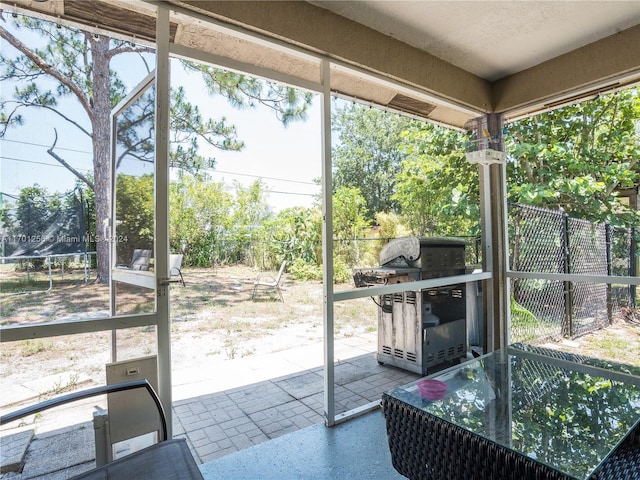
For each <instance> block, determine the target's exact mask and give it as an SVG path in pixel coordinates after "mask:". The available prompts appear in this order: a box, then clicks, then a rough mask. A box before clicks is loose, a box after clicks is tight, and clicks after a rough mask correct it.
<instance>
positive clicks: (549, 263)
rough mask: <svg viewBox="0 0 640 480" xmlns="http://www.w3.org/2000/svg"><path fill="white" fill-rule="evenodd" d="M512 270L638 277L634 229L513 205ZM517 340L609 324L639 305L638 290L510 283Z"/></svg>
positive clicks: (581, 331) (541, 281)
mask: <svg viewBox="0 0 640 480" xmlns="http://www.w3.org/2000/svg"><path fill="white" fill-rule="evenodd" d="M508 228H509V239H510V245H509V249H510V258H511V269H512V270H513V271H518V272H532V273H556V274H562V273H567V274H576V275H625V276H626V275H636V270H635V268H636V267H635V265H636V261H635V256H636V255H635V253H636V248H637V247H636V245H637V242H636V241H635V240H634V237H635V236H636V231H635V229H619V228H611V227H610V226H609V225H607V224H594V223H592V222H588V221H585V220H579V219H574V218H569V216H568V215H567V214H566V213H564V212H562V211H551V210H545V209H541V208H535V207H529V206H525V205H516V204H510V205H509V226H508ZM511 282H512V283H511V295H512V296H511V317H512V321H511V339H512V341H513V342H521V341H527V342H531V341H533V340H545V339H549V338H553V339H557V338H560V337H564V336H568V337H571V338H574V337H578V336H580V335H584V334H585V333H589V332H592V331H594V330H597V329H599V328H601V327H603V326H606V325H609V324H610V323H611V321H612V319H613V318H615V317H616V316H617V315H620V310H621V308H624V307H635V288H631V287H630V286H628V285H606V284H602V283H593V282H587V281H584V282H564V281H556V280H546V279H512V280H511Z"/></svg>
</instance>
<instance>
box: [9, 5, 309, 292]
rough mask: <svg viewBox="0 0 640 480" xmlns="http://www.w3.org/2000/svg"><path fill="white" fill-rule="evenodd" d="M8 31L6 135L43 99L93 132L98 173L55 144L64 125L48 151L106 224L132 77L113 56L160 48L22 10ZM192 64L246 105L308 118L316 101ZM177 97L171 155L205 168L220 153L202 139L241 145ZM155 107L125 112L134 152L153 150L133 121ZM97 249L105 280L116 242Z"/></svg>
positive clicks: (127, 142)
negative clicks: (23, 35) (88, 172)
mask: <svg viewBox="0 0 640 480" xmlns="http://www.w3.org/2000/svg"><path fill="white" fill-rule="evenodd" d="M22 29H24V30H26V31H28V32H30V34H31V35H32V36H36V37H39V38H40V39H41V41H42V43H43V47H42V48H40V46H34V45H32V44H31V43H33V42H29V43H30V44H29V45H27V43H25V42H23V41H22V40H20V38H18V36H16V34H17V33H16V32H20V31H21V30H22ZM14 33H16V34H14ZM17 35H20V34H17ZM0 37H2V39H3V40H4V41H5V42H6V43H7V44H8V45H11V46H12V47H13V48H14V49H15V51H17V54H14V55H13V56H8V55H7V54H6V53H3V54H2V55H0V63H1V64H2V65H3V69H2V73H1V78H2V79H3V80H9V79H10V80H13V81H15V83H16V87H15V89H14V91H13V94H12V97H11V98H5V97H3V98H2V101H1V107H2V109H1V113H0V123H1V126H2V127H1V129H0V135H4V133H5V132H6V130H7V128H8V127H9V126H17V125H22V124H23V121H24V118H23V117H22V115H21V110H22V109H25V108H31V107H37V108H41V109H46V110H49V111H51V112H54V113H55V114H57V115H58V116H59V117H60V119H62V120H64V121H65V122H67V123H68V124H70V125H72V126H73V127H75V128H76V129H77V130H78V131H79V132H80V133H81V134H82V135H85V136H87V137H88V138H90V139H91V142H92V145H93V152H92V153H93V178H92V179H89V178H88V177H87V176H85V175H83V174H82V173H81V172H80V171H78V170H77V169H75V168H73V167H72V166H71V164H70V163H69V162H67V161H66V160H65V159H64V158H63V157H61V156H60V155H58V154H57V153H56V152H55V144H56V142H57V132H55V140H54V142H53V145H52V147H51V148H50V149H49V150H48V153H49V155H51V156H52V157H53V158H54V159H55V160H56V161H58V162H59V163H60V164H62V165H63V166H65V167H66V168H67V169H68V170H69V171H71V172H72V173H73V174H74V175H76V176H77V177H78V178H79V179H80V180H81V181H83V182H85V183H86V184H87V185H88V186H89V187H90V188H91V189H92V190H94V192H95V197H94V198H95V214H96V224H97V225H98V226H101V225H102V222H103V221H104V220H106V219H109V217H110V213H109V212H110V198H109V192H110V184H111V179H110V168H109V165H110V158H109V151H110V140H111V138H110V137H111V132H110V113H111V109H112V108H113V107H114V106H115V105H116V104H117V103H118V102H119V101H120V100H121V99H122V98H124V96H125V95H126V93H127V92H126V88H125V85H124V82H123V81H122V80H121V79H120V78H119V76H118V75H117V73H116V72H114V71H113V70H111V68H110V65H111V61H112V60H113V59H114V58H115V57H117V56H119V55H123V54H131V55H133V56H135V57H138V58H140V59H142V61H145V64H146V57H145V55H147V56H148V55H149V54H152V53H153V50H152V49H150V48H148V47H144V46H140V45H135V44H132V43H131V42H128V41H121V40H116V39H112V38H109V37H107V36H105V35H100V34H95V33H90V32H87V31H82V30H78V29H75V28H69V27H66V26H63V25H56V24H54V23H51V22H46V21H42V20H36V19H33V18H29V17H18V18H17V19H15V20H14V21H12V22H11V24H10V25H8V24H7V25H6V26H1V27H0ZM190 68H191V69H192V70H197V71H198V72H200V73H201V74H202V75H204V76H205V80H206V82H207V85H208V87H209V89H210V91H211V92H216V93H220V94H222V95H225V96H226V97H227V98H229V99H230V100H231V101H232V103H234V104H237V105H240V106H252V105H253V104H255V102H261V103H265V104H269V105H270V106H271V107H272V108H273V109H274V110H276V112H277V114H279V115H280V118H281V119H282V120H283V121H284V122H288V121H291V120H292V119H295V118H303V117H304V114H305V112H306V109H307V107H308V105H309V104H310V99H311V97H310V96H309V95H306V94H305V95H299V94H298V93H297V92H296V91H295V90H293V89H291V88H289V87H281V86H279V85H276V84H272V83H266V84H265V83H264V82H259V81H257V80H255V79H252V78H250V77H247V76H244V75H238V74H236V73H232V72H227V71H223V70H219V69H215V68H212V67H207V66H198V67H196V66H194V64H190ZM45 78H48V79H50V80H53V82H54V88H49V87H48V84H47V83H46V82H44V81H42V80H43V79H45ZM63 97H71V98H73V99H75V100H76V101H77V102H78V104H79V105H80V107H81V108H82V109H83V110H84V113H85V116H86V117H85V118H84V119H79V118H75V117H73V116H72V114H70V113H69V112H67V111H66V110H65V108H64V107H63V105H62V104H61V103H60V102H59V99H61V98H63ZM172 100H173V104H172V106H171V113H172V131H173V135H172V137H173V138H172V140H174V142H175V148H174V149H173V150H172V153H171V156H172V162H173V164H174V165H176V166H180V167H182V168H187V169H189V170H191V171H197V169H198V168H200V167H202V166H204V165H208V166H212V165H213V159H203V158H202V157H201V156H199V155H198V154H197V146H198V142H199V141H201V140H204V141H205V142H207V143H209V144H211V145H214V146H217V147H219V148H227V149H229V148H233V149H238V148H241V146H242V143H241V142H238V141H237V140H236V139H235V129H234V128H233V127H232V126H229V125H227V124H226V122H225V121H224V119H222V120H220V121H217V122H216V121H212V120H207V121H203V119H202V117H201V115H200V113H199V111H198V109H197V108H196V107H194V106H191V105H189V104H188V103H187V102H185V101H184V91H181V90H177V91H175V92H173V93H172ZM148 105H152V104H151V103H148ZM151 113H152V109H149V108H147V109H146V114H144V115H138V116H137V117H136V118H134V119H130V120H131V123H128V122H127V119H126V118H125V119H124V121H123V124H122V127H121V128H120V133H121V134H122V135H123V139H122V144H123V145H124V146H125V147H126V149H128V154H130V155H137V156H140V158H142V159H144V158H146V157H148V156H149V155H150V153H151V151H150V149H149V145H150V142H149V139H148V137H146V138H145V136H144V135H138V132H139V130H136V129H135V128H134V127H133V126H134V125H135V124H137V122H150V118H151V117H150V116H149V115H150V114H151ZM131 132H136V134H135V135H132V136H131V137H128V136H127V134H128V133H131ZM97 250H98V279H99V280H100V281H103V282H104V281H107V279H108V274H109V265H108V258H109V245H108V242H98V244H97Z"/></svg>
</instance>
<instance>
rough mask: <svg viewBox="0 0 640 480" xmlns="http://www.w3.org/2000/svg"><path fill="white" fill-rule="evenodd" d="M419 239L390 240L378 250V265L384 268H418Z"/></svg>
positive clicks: (401, 238) (402, 238)
mask: <svg viewBox="0 0 640 480" xmlns="http://www.w3.org/2000/svg"><path fill="white" fill-rule="evenodd" d="M419 258H420V239H419V238H418V237H400V238H395V239H393V240H391V241H390V242H389V243H387V244H386V245H385V246H384V247H382V250H380V265H383V266H385V267H392V266H396V267H419V266H420V265H419V264H417V263H415V262H416V261H417V260H418V259H419Z"/></svg>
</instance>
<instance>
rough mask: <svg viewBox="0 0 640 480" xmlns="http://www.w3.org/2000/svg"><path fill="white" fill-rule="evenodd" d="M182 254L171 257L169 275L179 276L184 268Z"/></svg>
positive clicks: (174, 254) (173, 254) (171, 255)
mask: <svg viewBox="0 0 640 480" xmlns="http://www.w3.org/2000/svg"><path fill="white" fill-rule="evenodd" d="M182 257H183V255H182V254H178V253H172V254H170V255H169V274H170V275H178V274H179V273H180V269H181V268H182Z"/></svg>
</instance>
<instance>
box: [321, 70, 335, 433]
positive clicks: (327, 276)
mask: <svg viewBox="0 0 640 480" xmlns="http://www.w3.org/2000/svg"><path fill="white" fill-rule="evenodd" d="M320 68H321V69H322V72H321V73H322V265H323V272H322V276H323V282H322V284H323V287H322V288H323V317H324V320H323V327H324V420H325V424H326V425H327V426H328V427H332V426H333V425H335V421H336V412H335V371H334V357H335V354H334V318H333V314H334V309H333V307H334V302H333V199H332V192H333V188H332V184H333V176H332V172H331V64H330V62H329V60H327V59H323V60H322V62H321V66H320Z"/></svg>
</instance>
